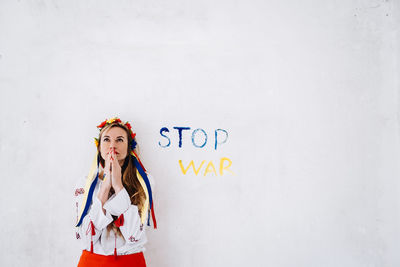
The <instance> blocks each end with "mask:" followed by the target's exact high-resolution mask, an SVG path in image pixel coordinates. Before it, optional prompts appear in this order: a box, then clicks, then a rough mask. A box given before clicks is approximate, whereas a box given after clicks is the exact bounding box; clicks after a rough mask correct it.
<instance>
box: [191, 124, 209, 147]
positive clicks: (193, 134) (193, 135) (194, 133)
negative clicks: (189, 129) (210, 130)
mask: <svg viewBox="0 0 400 267" xmlns="http://www.w3.org/2000/svg"><path fill="white" fill-rule="evenodd" d="M198 131H202V132H203V134H204V137H205V138H204V143H203V144H202V145H201V146H198V145H196V143H195V142H194V137H195V135H196V133H197V132H198ZM192 143H193V145H194V146H195V147H199V148H202V147H204V146H205V145H206V144H207V133H206V132H205V131H204V130H203V129H201V128H198V129H196V130H194V131H193V133H192Z"/></svg>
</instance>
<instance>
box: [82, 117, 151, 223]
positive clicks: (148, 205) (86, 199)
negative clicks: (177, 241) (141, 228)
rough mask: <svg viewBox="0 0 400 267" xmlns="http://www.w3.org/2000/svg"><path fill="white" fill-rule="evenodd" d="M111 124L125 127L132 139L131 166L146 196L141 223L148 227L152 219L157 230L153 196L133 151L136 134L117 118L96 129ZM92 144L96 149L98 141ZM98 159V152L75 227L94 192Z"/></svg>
mask: <svg viewBox="0 0 400 267" xmlns="http://www.w3.org/2000/svg"><path fill="white" fill-rule="evenodd" d="M112 123H119V124H122V125H124V126H126V128H128V130H129V135H130V136H131V137H132V143H131V148H132V150H131V152H130V155H131V156H132V159H133V164H134V165H135V167H136V176H137V178H138V180H139V182H140V185H141V186H142V188H143V190H144V192H145V195H146V201H145V204H144V208H143V209H142V212H141V214H140V217H141V221H142V223H144V222H145V219H146V218H147V225H150V217H152V219H153V226H154V228H157V222H156V218H155V214H154V205H153V195H152V190H151V186H150V181H149V179H148V177H147V171H146V169H145V168H144V166H143V164H142V162H141V161H140V159H139V157H138V155H137V154H136V153H135V151H134V149H135V147H136V141H135V137H136V133H134V132H133V131H132V127H131V125H130V124H129V122H125V123H123V122H122V121H121V120H120V119H119V118H117V117H114V118H112V119H109V120H105V121H103V122H102V123H101V124H99V125H98V126H97V128H99V130H100V131H101V130H102V129H103V128H104V127H105V126H107V125H110V124H112ZM94 142H95V144H96V147H98V146H99V139H97V138H94ZM99 158H100V157H99V152H98V151H97V153H96V156H95V158H94V159H93V163H92V166H91V168H90V171H89V175H88V176H87V180H86V185H85V189H84V192H85V193H84V197H83V198H84V201H83V202H82V206H81V209H80V215H79V216H78V220H77V224H76V226H77V227H78V226H80V225H81V224H82V221H83V218H84V217H85V216H86V215H87V213H88V210H89V207H90V204H91V201H92V195H93V192H94V188H95V187H96V183H97V181H98V177H99V164H100V160H99ZM96 172H97V174H96ZM150 213H151V216H150Z"/></svg>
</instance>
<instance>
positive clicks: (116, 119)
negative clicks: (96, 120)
mask: <svg viewBox="0 0 400 267" xmlns="http://www.w3.org/2000/svg"><path fill="white" fill-rule="evenodd" d="M112 123H119V124H122V125H124V126H126V128H128V131H129V135H130V136H131V138H132V142H131V149H132V151H133V150H135V148H136V145H137V143H136V140H135V137H136V133H135V132H133V131H132V126H131V124H130V123H129V122H128V121H126V122H125V123H123V122H122V121H121V120H120V119H119V118H117V117H114V118H112V119H108V120H107V119H106V120H105V121H103V122H102V123H100V124H99V125H97V128H99V131H100V132H101V130H103V128H104V127H105V126H107V125H110V124H112ZM94 143H95V145H96V147H98V146H99V139H98V138H94Z"/></svg>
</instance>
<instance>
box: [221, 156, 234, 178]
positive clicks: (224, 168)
mask: <svg viewBox="0 0 400 267" xmlns="http://www.w3.org/2000/svg"><path fill="white" fill-rule="evenodd" d="M224 161H228V166H226V167H224ZM231 165H232V161H231V160H230V159H228V158H221V161H220V162H219V174H220V175H223V174H224V170H225V171H228V172H230V173H232V174H234V173H233V171H231V170H229V167H230V166H231Z"/></svg>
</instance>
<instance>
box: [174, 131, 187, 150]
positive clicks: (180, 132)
mask: <svg viewBox="0 0 400 267" xmlns="http://www.w3.org/2000/svg"><path fill="white" fill-rule="evenodd" d="M174 129H177V130H178V133H179V147H182V130H190V127H174Z"/></svg>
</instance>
